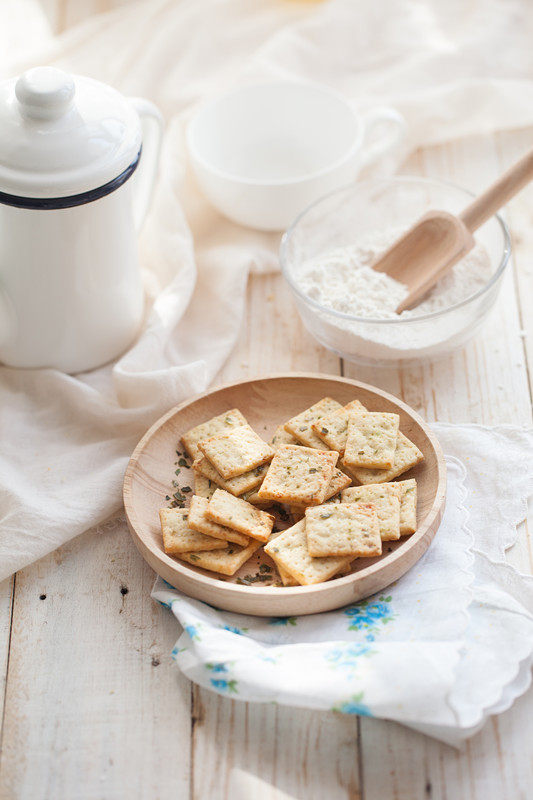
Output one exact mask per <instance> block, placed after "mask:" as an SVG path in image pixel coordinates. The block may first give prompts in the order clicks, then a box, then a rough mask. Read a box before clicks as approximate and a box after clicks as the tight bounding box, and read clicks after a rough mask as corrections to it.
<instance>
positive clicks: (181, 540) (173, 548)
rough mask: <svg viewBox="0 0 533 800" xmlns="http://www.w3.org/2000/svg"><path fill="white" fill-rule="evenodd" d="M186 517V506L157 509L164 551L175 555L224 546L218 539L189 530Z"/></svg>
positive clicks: (187, 510) (187, 513) (187, 512)
mask: <svg viewBox="0 0 533 800" xmlns="http://www.w3.org/2000/svg"><path fill="white" fill-rule="evenodd" d="M188 517H189V509H188V508H161V509H159V519H160V520H161V533H162V534H163V547H164V550H165V553H168V555H169V556H176V555H181V554H182V553H186V552H188V551H190V550H216V549H222V548H224V547H225V546H226V545H225V543H224V542H221V541H220V539H216V538H213V537H212V536H205V535H204V534H203V533H198V532H197V531H194V530H191V529H190V527H189V521H188Z"/></svg>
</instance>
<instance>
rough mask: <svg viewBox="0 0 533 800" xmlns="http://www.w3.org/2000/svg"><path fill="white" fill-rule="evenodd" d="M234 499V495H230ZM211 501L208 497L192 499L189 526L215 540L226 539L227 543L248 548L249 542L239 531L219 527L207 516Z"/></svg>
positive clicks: (195, 496) (222, 526)
mask: <svg viewBox="0 0 533 800" xmlns="http://www.w3.org/2000/svg"><path fill="white" fill-rule="evenodd" d="M230 497H233V495H230ZM208 505H209V500H207V498H206V497H198V496H197V495H194V496H193V497H191V505H190V508H189V525H190V526H191V528H192V529H193V530H195V531H200V532H201V533H205V534H207V535H208V536H213V537H214V538H215V539H224V541H226V542H233V543H234V544H239V545H241V547H247V546H248V545H249V543H250V542H249V540H248V537H247V536H244V535H243V534H242V533H239V531H236V530H232V529H231V528H226V527H225V526H224V525H217V523H216V522H213V520H212V519H209V517H208V516H207V509H208Z"/></svg>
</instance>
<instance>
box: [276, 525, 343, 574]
mask: <svg viewBox="0 0 533 800" xmlns="http://www.w3.org/2000/svg"><path fill="white" fill-rule="evenodd" d="M305 525H306V523H305V520H301V522H297V523H296V525H293V526H292V527H291V528H287V530H286V531H283V533H280V535H279V536H277V537H276V538H275V539H272V540H271V541H270V542H269V543H268V544H267V545H266V546H265V553H268V555H269V556H270V557H271V558H272V559H273V560H274V561H275V563H276V564H277V565H279V566H280V567H281V568H282V569H283V570H285V571H286V572H288V573H289V575H292V577H293V578H295V579H296V580H297V581H298V583H299V584H301V585H303V586H309V585H310V584H313V583H322V582H323V581H327V580H329V578H332V577H333V576H334V575H336V574H337V573H338V572H339V571H340V570H341V569H344V568H346V567H347V566H348V565H349V564H350V561H351V558H352V557H351V556H350V557H344V558H313V557H312V556H311V555H310V554H309V550H308V548H307V536H306V534H305Z"/></svg>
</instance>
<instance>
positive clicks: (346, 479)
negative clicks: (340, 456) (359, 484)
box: [290, 467, 352, 514]
mask: <svg viewBox="0 0 533 800" xmlns="http://www.w3.org/2000/svg"><path fill="white" fill-rule="evenodd" d="M351 482H352V479H351V478H350V476H349V475H347V474H346V473H345V472H342V470H340V469H337V468H336V467H335V469H334V471H333V477H332V479H331V480H330V482H329V485H328V488H327V489H326V495H325V497H324V499H323V501H322V502H323V503H326V502H327V501H328V500H331V499H332V498H334V497H335V495H336V494H339V493H340V492H342V491H343V489H346V488H347V487H348V486H349V485H350V484H351ZM306 508H307V506H305V505H301V506H299V505H291V507H290V509H291V512H294V513H298V512H299V511H301V512H302V514H303V512H304V511H305V509H306Z"/></svg>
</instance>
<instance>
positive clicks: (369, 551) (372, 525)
mask: <svg viewBox="0 0 533 800" xmlns="http://www.w3.org/2000/svg"><path fill="white" fill-rule="evenodd" d="M394 499H395V500H396V502H397V503H398V512H399V500H398V498H397V497H395V498H394ZM398 525H399V523H398ZM305 533H306V536H307V547H308V550H309V554H310V555H311V556H313V557H314V558H316V557H331V556H349V557H350V560H351V559H354V558H362V557H365V558H366V557H371V556H380V555H381V537H380V535H379V520H378V517H377V514H376V512H375V510H374V507H373V506H371V505H367V504H364V503H339V504H338V505H331V504H330V505H326V506H318V507H317V508H308V509H306V512H305Z"/></svg>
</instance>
